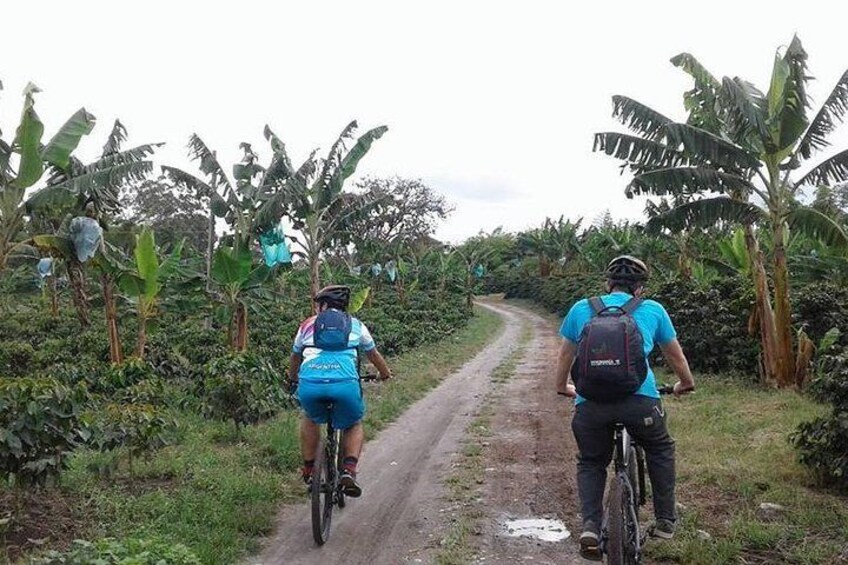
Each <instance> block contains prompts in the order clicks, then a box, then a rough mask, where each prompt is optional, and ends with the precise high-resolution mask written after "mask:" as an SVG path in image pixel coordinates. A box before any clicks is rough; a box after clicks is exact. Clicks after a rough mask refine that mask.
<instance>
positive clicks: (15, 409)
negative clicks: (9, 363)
mask: <svg viewBox="0 0 848 565" xmlns="http://www.w3.org/2000/svg"><path fill="white" fill-rule="evenodd" d="M86 401H87V392H86V389H85V387H84V386H81V385H78V386H74V387H70V386H67V385H65V384H62V383H60V382H59V381H57V380H56V379H49V378H43V379H35V378H25V377H22V378H13V379H3V378H0V473H2V475H3V476H4V477H6V478H8V477H9V475H14V476H15V478H16V481H17V482H19V483H22V484H44V483H45V482H46V481H47V480H48V479H49V478H51V477H55V476H56V475H58V474H59V473H60V472H61V470H62V469H63V468H64V466H65V464H66V462H67V458H68V455H69V454H70V453H71V451H72V450H73V449H74V448H75V447H77V445H79V444H80V443H81V442H82V441H84V440H86V439H88V437H89V432H88V430H87V429H86V428H85V426H84V425H83V424H82V422H81V420H80V413H81V411H82V409H83V407H84V405H85V403H86Z"/></svg>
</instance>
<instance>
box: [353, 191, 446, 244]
mask: <svg viewBox="0 0 848 565" xmlns="http://www.w3.org/2000/svg"><path fill="white" fill-rule="evenodd" d="M357 186H358V187H359V188H360V189H362V190H363V192H364V193H365V194H369V195H370V196H371V200H373V201H374V202H376V204H375V205H374V206H373V207H371V208H370V209H368V211H367V213H364V214H362V215H361V216H360V217H356V218H354V219H353V220H352V221H351V223H350V235H351V241H352V242H353V244H354V246H355V247H356V249H357V251H359V252H361V253H362V254H365V255H367V254H368V252H369V251H370V250H371V249H372V248H375V247H376V248H380V247H382V246H384V245H385V244H388V243H395V244H404V245H414V244H418V243H420V242H422V241H426V240H427V238H428V237H429V236H430V235H431V234H432V233H433V229H434V228H435V224H436V222H438V221H439V220H444V219H445V218H447V216H448V214H450V213H451V212H452V211H453V208H452V207H451V206H449V205H448V204H447V202H446V201H445V197H444V196H442V195H441V194H438V193H436V192H435V191H434V190H433V189H432V188H430V187H429V186H427V185H426V184H424V183H423V182H422V181H421V180H420V179H405V178H401V177H397V176H396V177H391V178H375V177H366V178H365V179H363V180H362V181H360V182H359V183H357Z"/></svg>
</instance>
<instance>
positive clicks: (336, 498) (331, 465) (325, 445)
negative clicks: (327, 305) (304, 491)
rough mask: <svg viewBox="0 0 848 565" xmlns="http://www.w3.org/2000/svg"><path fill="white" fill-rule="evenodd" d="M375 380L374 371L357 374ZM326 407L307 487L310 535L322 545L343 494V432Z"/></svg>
mask: <svg viewBox="0 0 848 565" xmlns="http://www.w3.org/2000/svg"><path fill="white" fill-rule="evenodd" d="M378 379H379V377H378V376H377V375H375V374H365V375H362V376H360V377H359V380H361V381H375V380H378ZM327 408H328V412H329V417H328V418H327V426H326V434H325V435H324V437H323V438H322V439H321V440H320V441H319V443H318V451H317V453H316V456H315V466H314V467H313V470H312V484H311V486H310V487H309V494H310V497H311V499H312V537H313V538H315V543H317V544H318V545H324V544H325V543H326V542H327V539H329V537H330V524H331V522H332V519H333V508H334V507H335V506H338V507H339V508H344V507H345V495H344V492H343V491H342V485H341V481H340V479H341V473H342V470H343V469H342V463H343V459H344V456H343V454H342V453H341V450H340V447H339V446H340V445H341V440H342V431H341V430H337V429H335V428H334V427H333V403H332V402H331V403H328V405H327Z"/></svg>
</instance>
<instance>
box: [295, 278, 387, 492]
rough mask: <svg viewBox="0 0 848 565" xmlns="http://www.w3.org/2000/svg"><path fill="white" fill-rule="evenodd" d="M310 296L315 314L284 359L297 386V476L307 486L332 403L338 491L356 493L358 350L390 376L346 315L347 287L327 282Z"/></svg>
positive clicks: (360, 405)
mask: <svg viewBox="0 0 848 565" xmlns="http://www.w3.org/2000/svg"><path fill="white" fill-rule="evenodd" d="M314 300H315V302H317V303H318V311H319V313H318V315H317V316H312V317H311V318H308V319H306V320H305V321H304V322H303V323H302V324H301V325H300V328H299V329H298V330H297V335H296V336H295V339H294V345H293V347H292V354H291V359H290V362H289V378H290V380H291V383H292V385H293V386H296V387H297V398H298V400H299V401H300V405H301V407H302V408H303V412H304V413H303V417H302V419H301V425H300V447H301V452H302V454H303V470H302V474H303V480H304V482H305V483H307V484H309V483H310V481H311V480H312V470H313V467H314V465H315V456H316V451H317V449H318V442H319V439H320V433H321V428H320V426H321V424H326V423H327V417H328V409H327V405H328V403H333V426H334V427H335V428H336V429H338V430H342V431H343V432H344V433H343V439H342V450H343V457H344V469H343V471H342V475H341V479H340V481H341V485H342V489H343V491H344V493H345V494H346V495H348V496H352V497H358V496H360V495H361V494H362V488H361V487H360V486H359V483H357V481H356V471H357V464H358V463H359V456H360V453H361V451H362V443H363V441H364V434H363V431H362V424H361V420H362V416H363V415H364V414H365V401H364V399H363V397H362V387H361V385H360V382H359V369H358V355H359V352H360V351H361V352H363V353H365V355H366V357H367V358H368V360H369V361H370V362H371V363H372V364H373V365H374V366H375V367H376V368H377V370H378V371H379V373H380V377H381V378H382V379H389V378H391V376H392V373H391V371H390V370H389V367H388V365H387V364H386V361H385V360H384V359H383V356H382V355H380V352H379V351H377V347H376V345H375V344H374V339H373V338H372V337H371V333H370V332H369V331H368V328H367V327H365V324H363V323H362V322H361V321H359V320H358V319H356V318H354V317H352V316H350V314H348V313H347V308H348V305H349V303H350V288H349V287H347V286H340V285H332V286H327V287H325V288H323V289H321V290H320V291H319V292H318V294H316V295H315V297H314ZM316 322H317V323H316ZM334 338H338V339H340V340H341V343H340V345H339V346H338V347H335V346H331V345H329V344H330V343H331V342H332V340H333V339H334ZM319 345H321V346H322V347H323V348H322V347H319Z"/></svg>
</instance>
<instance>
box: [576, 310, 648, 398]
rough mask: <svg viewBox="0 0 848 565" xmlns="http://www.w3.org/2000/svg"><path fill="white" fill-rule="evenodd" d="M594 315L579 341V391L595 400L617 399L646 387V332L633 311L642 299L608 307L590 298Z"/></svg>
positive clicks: (581, 394) (577, 364) (577, 387)
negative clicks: (641, 328)
mask: <svg viewBox="0 0 848 565" xmlns="http://www.w3.org/2000/svg"><path fill="white" fill-rule="evenodd" d="M589 304H590V305H591V306H592V311H593V313H594V315H593V317H592V319H591V320H589V322H588V323H587V324H586V325H585V326H584V327H583V331H582V332H581V333H580V339H579V340H578V342H577V357H576V359H575V360H574V365H572V367H571V379H572V380H573V381H574V386H575V388H576V389H577V393H578V394H579V395H580V396H582V397H584V398H587V399H589V400H593V401H595V402H616V401H619V400H623V399H624V398H626V397H628V396H630V395H631V394H633V393H634V392H636V391H637V390H639V387H640V386H642V383H643V382H645V377H647V375H648V360H647V359H646V358H645V352H644V348H643V346H644V342H643V340H642V332H640V331H639V327H638V326H637V325H636V320H634V319H633V312H635V311H636V309H637V308H638V307H639V306H640V305H641V304H642V299H640V298H631V299H630V300H629V301H628V302H627V303H626V304H624V305H623V306H605V305H604V303H603V301H602V300H601V299H600V298H597V297H595V298H590V299H589Z"/></svg>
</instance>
